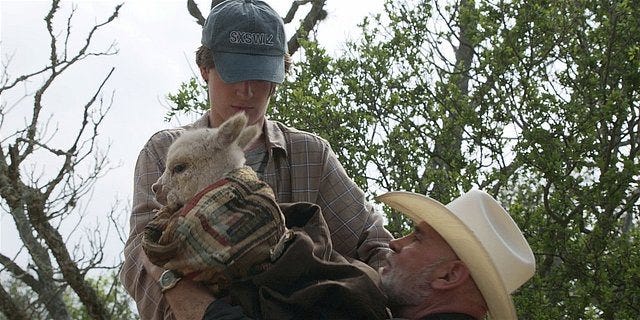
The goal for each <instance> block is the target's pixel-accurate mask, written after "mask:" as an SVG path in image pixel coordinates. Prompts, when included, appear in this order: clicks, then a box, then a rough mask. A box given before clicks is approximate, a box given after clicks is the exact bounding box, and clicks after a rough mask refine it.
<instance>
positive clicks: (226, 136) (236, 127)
mask: <svg viewBox="0 0 640 320" xmlns="http://www.w3.org/2000/svg"><path fill="white" fill-rule="evenodd" d="M246 124H247V116H245V115H244V113H238V114H235V115H233V116H232V117H231V118H229V119H227V121H225V122H223V123H222V124H221V125H220V127H219V128H218V136H217V140H218V143H219V144H220V146H222V147H226V146H229V145H230V144H231V143H233V142H234V141H235V140H236V139H238V136H240V133H241V132H242V129H243V128H244V126H245V125H246Z"/></svg>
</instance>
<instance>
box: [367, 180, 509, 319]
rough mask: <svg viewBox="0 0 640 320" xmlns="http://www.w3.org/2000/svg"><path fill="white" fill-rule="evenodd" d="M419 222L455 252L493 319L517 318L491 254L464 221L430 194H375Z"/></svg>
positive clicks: (395, 192)
mask: <svg viewBox="0 0 640 320" xmlns="http://www.w3.org/2000/svg"><path fill="white" fill-rule="evenodd" d="M376 200H378V201H381V202H383V203H385V204H386V205H388V206H389V207H391V208H393V209H395V210H397V211H399V212H401V213H402V214H404V215H406V216H407V217H409V218H410V219H411V220H413V222H414V223H416V224H419V223H420V222H422V221H424V222H426V223H428V224H429V225H430V226H431V227H432V228H433V229H434V230H436V231H437V232H438V233H439V234H440V236H442V238H443V239H444V240H445V241H447V243H448V244H449V245H450V246H451V248H452V249H453V250H454V251H455V252H456V254H457V255H458V257H459V258H460V260H462V261H463V262H464V263H465V265H466V266H467V268H469V271H470V272H471V276H472V277H473V280H474V282H475V283H476V285H477V286H478V289H480V292H482V295H483V297H484V299H485V301H486V302H487V306H488V308H489V315H490V318H491V319H517V315H516V310H515V306H514V305H513V300H512V299H511V296H510V295H509V294H508V293H507V292H508V291H507V288H506V286H505V285H504V283H503V282H502V280H501V278H500V276H499V274H498V271H497V268H496V267H495V266H494V265H493V262H492V261H491V259H490V258H489V254H488V253H487V251H486V250H485V248H484V247H483V246H482V245H481V243H480V241H479V240H478V238H477V237H476V236H475V235H474V233H473V231H471V230H470V229H469V228H468V227H467V226H466V225H465V224H464V223H463V222H462V220H460V219H459V218H458V217H457V216H456V215H455V214H453V213H452V212H451V211H450V210H449V209H447V207H446V206H445V205H443V204H441V203H440V202H438V201H436V200H434V199H431V198H429V197H427V196H424V195H421V194H417V193H412V192H406V191H394V192H389V193H386V194H383V195H380V196H377V197H376Z"/></svg>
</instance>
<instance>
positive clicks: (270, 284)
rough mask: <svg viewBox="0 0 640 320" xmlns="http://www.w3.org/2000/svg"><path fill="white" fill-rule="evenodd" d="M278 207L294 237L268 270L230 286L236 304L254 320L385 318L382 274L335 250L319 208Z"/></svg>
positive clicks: (309, 206) (387, 315)
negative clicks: (346, 257) (381, 287)
mask: <svg viewBox="0 0 640 320" xmlns="http://www.w3.org/2000/svg"><path fill="white" fill-rule="evenodd" d="M280 207H281V209H282V212H283V213H284V215H285V221H286V223H287V228H289V229H290V230H292V231H293V233H294V237H293V238H292V239H291V240H290V241H289V243H288V245H287V247H286V249H285V251H284V252H283V254H282V255H281V256H280V257H279V258H278V260H277V261H275V262H274V263H273V264H271V266H270V267H269V268H268V269H267V270H266V271H264V272H262V273H260V274H258V275H256V276H253V277H251V278H249V279H245V280H243V281H236V282H234V283H232V285H231V291H230V292H231V296H232V299H233V300H234V302H236V303H239V304H240V305H242V306H243V308H244V310H245V313H246V314H247V315H248V316H250V317H252V318H255V319H387V318H388V317H389V314H388V313H387V310H386V308H385V304H386V303H385V302H386V298H385V296H384V294H383V293H382V291H381V290H380V288H379V285H378V284H379V277H378V273H377V272H376V270H374V269H373V268H371V267H369V266H368V265H366V264H364V263H362V262H360V261H347V259H345V258H344V257H343V256H341V255H340V254H338V253H336V252H335V251H334V250H333V249H332V245H331V238H330V234H329V229H328V227H327V224H326V222H325V220H324V218H323V216H322V214H321V211H320V208H319V207H318V206H317V205H314V204H311V203H304V202H299V203H295V204H281V205H280Z"/></svg>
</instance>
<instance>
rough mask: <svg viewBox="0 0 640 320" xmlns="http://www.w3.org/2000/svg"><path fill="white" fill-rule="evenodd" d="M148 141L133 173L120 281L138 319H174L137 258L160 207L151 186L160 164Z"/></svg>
mask: <svg viewBox="0 0 640 320" xmlns="http://www.w3.org/2000/svg"><path fill="white" fill-rule="evenodd" d="M155 151H156V150H155V149H154V148H153V143H152V140H150V141H149V142H148V143H147V145H146V146H145V147H144V149H142V151H141V152H140V155H139V156H138V160H137V162H136V167H135V172H134V186H133V203H132V212H131V217H130V220H129V224H130V228H131V231H130V234H129V238H128V239H127V242H126V244H125V248H124V264H123V266H122V270H121V271H120V281H121V282H122V284H123V285H124V287H125V289H126V290H127V292H129V294H130V295H131V296H132V297H133V299H134V300H135V301H136V304H137V308H138V313H139V315H140V318H141V319H154V320H155V319H158V320H164V319H174V317H173V314H172V313H171V311H170V308H169V305H168V303H167V302H166V301H165V299H164V296H163V295H162V291H161V289H160V286H159V285H158V283H157V282H156V280H155V279H153V278H152V277H151V276H150V275H149V274H148V273H147V271H146V270H145V268H144V266H143V262H142V260H141V257H142V256H143V255H144V251H143V250H142V233H143V230H144V227H145V226H146V225H147V223H148V222H149V221H151V219H152V217H153V215H154V210H155V209H158V208H160V204H159V203H158V202H157V201H156V200H155V197H154V194H153V191H152V190H151V185H152V184H153V183H155V182H156V181H157V180H158V178H159V177H160V175H161V174H162V172H161V171H162V170H163V168H162V167H163V166H164V165H163V164H162V161H161V158H160V157H159V156H158V155H157V153H156V152H155Z"/></svg>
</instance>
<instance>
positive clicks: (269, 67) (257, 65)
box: [213, 52, 284, 83]
mask: <svg viewBox="0 0 640 320" xmlns="http://www.w3.org/2000/svg"><path fill="white" fill-rule="evenodd" d="M213 60H214V63H215V65H216V70H217V71H218V74H220V77H221V78H222V80H223V81H224V82H226V83H234V82H239V81H246V80H264V81H270V82H275V83H282V82H283V81H284V57H283V56H269V55H254V54H242V53H229V52H213Z"/></svg>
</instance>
